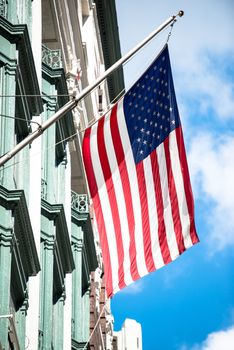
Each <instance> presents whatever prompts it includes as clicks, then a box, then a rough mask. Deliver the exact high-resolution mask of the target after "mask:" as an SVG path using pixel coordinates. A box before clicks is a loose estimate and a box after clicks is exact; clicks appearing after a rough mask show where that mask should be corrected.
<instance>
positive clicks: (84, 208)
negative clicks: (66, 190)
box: [71, 191, 89, 214]
mask: <svg viewBox="0 0 234 350" xmlns="http://www.w3.org/2000/svg"><path fill="white" fill-rule="evenodd" d="M71 207H72V209H74V210H76V211H77V212H78V213H80V214H87V213H88V212H89V205H88V196H87V194H78V193H76V192H74V191H71Z"/></svg>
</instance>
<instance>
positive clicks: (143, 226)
mask: <svg viewBox="0 0 234 350" xmlns="http://www.w3.org/2000/svg"><path fill="white" fill-rule="evenodd" d="M83 157H84V164H85V169H86V174H87V178H88V183H89V189H90V194H91V197H92V201H93V206H94V213H95V220H96V224H97V228H98V232H99V235H100V242H101V248H102V254H103V261H104V271H105V281H106V290H107V295H108V296H112V295H113V294H115V293H116V292H117V291H118V290H120V289H122V288H124V287H125V286H127V285H129V284H130V283H132V282H133V281H135V280H137V279H139V278H140V277H142V276H144V275H146V274H148V273H149V272H152V271H154V270H156V269H158V268H160V267H162V266H164V265H166V264H168V263H169V262H171V261H173V260H174V259H175V258H176V257H178V256H179V255H180V254H182V253H183V252H184V251H185V250H186V249H188V248H189V247H191V246H192V245H194V244H195V243H197V242H198V237H197V234H196V229H195V224H194V203H193V195H192V190H191V185H190V179H189V171H188V166H187V160H186V154H185V147H184V141H183V134H182V129H181V122H180V118H179V113H178V108H177V103H176V97H175V91H174V85H173V80H172V73H171V66H170V59H169V53H168V47H167V45H166V46H165V47H164V49H163V50H162V51H161V53H160V54H159V56H158V57H157V58H156V59H155V61H154V62H153V63H152V64H151V66H150V67H149V68H148V69H147V71H146V72H145V73H144V74H143V75H142V76H141V77H140V78H139V80H138V81H137V82H136V83H135V84H134V85H133V87H132V88H131V89H130V90H129V91H128V92H127V93H126V94H125V95H124V97H123V98H122V99H121V100H120V101H119V102H118V103H117V104H115V105H114V107H113V108H112V109H111V111H109V112H108V113H107V114H105V115H104V116H103V117H102V118H101V119H100V120H99V121H98V122H97V123H96V124H94V125H93V126H91V127H89V128H88V129H86V131H85V134H84V140H83Z"/></svg>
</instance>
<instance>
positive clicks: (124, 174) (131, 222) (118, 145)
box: [110, 105, 140, 281]
mask: <svg viewBox="0 0 234 350" xmlns="http://www.w3.org/2000/svg"><path fill="white" fill-rule="evenodd" d="M110 127H111V136H112V141H113V145H114V149H115V155H116V159H117V162H118V166H119V174H120V178H121V182H122V187H123V194H124V199H125V205H126V211H127V220H128V228H129V236H130V247H129V256H130V272H131V276H132V279H133V280H134V281H135V280H137V279H138V278H140V275H139V273H138V268H137V262H136V243H135V219H134V212H133V204H132V200H133V198H132V195H131V187H130V181H129V176H128V170H127V166H126V162H125V154H124V150H123V146H122V141H121V137H120V133H119V126H118V122H117V105H115V106H114V107H113V111H112V114H111V118H110Z"/></svg>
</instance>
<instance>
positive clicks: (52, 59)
mask: <svg viewBox="0 0 234 350" xmlns="http://www.w3.org/2000/svg"><path fill="white" fill-rule="evenodd" d="M0 1H1V0H0ZM42 62H43V63H45V64H46V65H47V66H49V67H50V68H52V69H58V68H62V67H63V66H62V55H61V50H59V49H58V50H51V49H49V48H48V47H47V46H45V45H42Z"/></svg>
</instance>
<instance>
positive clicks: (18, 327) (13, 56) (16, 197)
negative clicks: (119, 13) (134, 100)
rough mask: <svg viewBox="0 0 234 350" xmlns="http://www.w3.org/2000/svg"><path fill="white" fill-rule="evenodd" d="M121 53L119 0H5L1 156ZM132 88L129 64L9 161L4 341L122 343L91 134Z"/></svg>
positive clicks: (58, 345) (2, 236)
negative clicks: (97, 208)
mask: <svg viewBox="0 0 234 350" xmlns="http://www.w3.org/2000/svg"><path fill="white" fill-rule="evenodd" d="M106 28H109V30H108V31H107V30H106ZM119 57H120V46H119V36H118V26H117V17H116V11H115V1H112V0H110V1H107V0H103V1H100V0H96V1H91V0H64V1H58V0H1V1H0V156H1V155H3V154H5V153H7V152H9V151H10V150H11V149H13V147H14V146H15V145H16V144H18V143H19V142H20V141H21V140H23V139H24V138H25V137H26V136H27V135H28V134H29V133H31V132H32V131H34V130H39V129H40V125H41V124H42V123H43V122H44V121H46V120H47V119H48V118H50V116H52V115H53V114H54V113H55V112H56V111H57V110H59V108H61V107H62V106H63V105H64V104H65V103H66V102H67V101H69V100H70V99H71V98H72V97H73V96H76V95H77V93H79V91H81V90H82V89H83V88H84V87H86V86H87V85H89V84H90V83H91V82H93V81H94V80H95V79H96V78H98V77H99V76H100V75H101V74H102V73H103V72H104V70H105V68H108V67H109V66H110V65H112V64H113V63H114V62H115V61H116V60H117V59H118V58H119ZM123 88H124V83H123V71H122V70H119V71H117V72H116V73H115V75H113V76H111V77H110V78H109V79H108V81H106V82H104V83H102V84H100V86H99V87H98V88H97V89H95V90H94V91H93V92H92V93H91V94H89V95H88V96H87V97H86V98H85V99H83V100H82V101H80V102H79V104H78V106H77V108H75V109H74V110H73V111H71V112H70V113H67V115H66V116H64V117H63V118H61V119H60V120H59V121H58V122H57V123H56V124H53V125H52V126H51V127H50V128H48V129H47V130H46V131H45V132H44V133H43V135H42V136H41V137H39V138H37V139H36V140H35V141H34V142H33V143H32V144H30V145H28V146H26V147H25V148H24V149H23V150H22V151H20V152H19V153H18V154H17V155H16V156H15V157H13V158H12V159H11V160H9V161H8V162H7V163H6V164H5V165H4V166H2V167H1V168H0V348H2V349H7V350H8V349H25V348H27V349H31V350H35V349H44V350H47V349H55V350H57V349H82V348H85V347H86V348H92V349H112V347H113V346H112V340H113V318H112V316H111V312H110V310H109V308H108V305H107V306H105V311H104V312H103V313H102V318H101V322H100V325H99V326H98V327H96V328H95V324H96V322H97V320H98V318H99V315H100V312H101V311H102V307H104V304H105V302H106V295H105V287H104V279H103V266H102V256H101V250H100V246H99V240H98V235H97V232H96V231H95V229H94V226H93V222H92V221H93V218H92V211H91V207H90V205H89V200H88V190H87V187H86V181H85V175H84V172H83V165H82V157H81V141H82V132H80V130H82V129H84V128H85V127H86V126H87V125H88V124H89V123H91V122H93V121H95V119H97V118H98V117H99V116H100V114H101V113H103V111H105V110H106V109H107V108H108V106H109V105H110V104H111V103H112V102H113V101H114V100H115V99H116V97H117V96H118V95H120V94H121V93H122V92H123ZM90 334H92V338H91V339H90Z"/></svg>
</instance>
